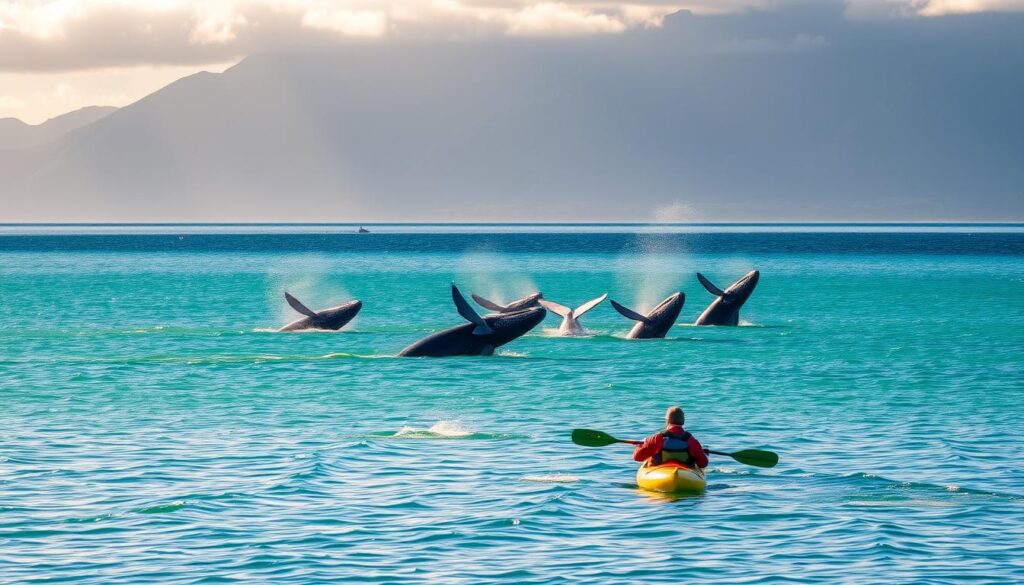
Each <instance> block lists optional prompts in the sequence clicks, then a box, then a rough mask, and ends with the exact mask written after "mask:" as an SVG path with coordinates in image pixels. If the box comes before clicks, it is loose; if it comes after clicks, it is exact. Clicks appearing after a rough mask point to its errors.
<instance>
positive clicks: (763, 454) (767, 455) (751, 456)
mask: <svg viewBox="0 0 1024 585" xmlns="http://www.w3.org/2000/svg"><path fill="white" fill-rule="evenodd" d="M729 455H730V456H731V457H732V458H733V459H735V460H736V461H739V462H740V463H743V464H746V465H753V466H754V467H775V464H776V463H778V462H779V456H778V454H776V453H772V452H771V451H761V450H760V449H744V450H743V451H736V452H735V453H730V454H729Z"/></svg>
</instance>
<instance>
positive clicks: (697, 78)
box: [0, 3, 1024, 222]
mask: <svg viewBox="0 0 1024 585" xmlns="http://www.w3.org/2000/svg"><path fill="white" fill-rule="evenodd" d="M812 12H813V14H811V13H812ZM755 16H757V18H755ZM1022 29H1024V16H1021V15H1013V14H1005V15H1003V14H982V15H966V16H956V17H946V18H941V19H924V18H921V19H897V20H893V21H886V22H882V23H877V22H875V23H864V22H855V21H850V20H849V19H847V18H845V17H844V15H843V13H842V10H841V6H839V7H838V8H837V7H836V6H835V5H829V6H825V7H823V6H820V5H817V4H815V3H808V5H801V6H799V7H798V8H792V9H786V10H778V11H775V12H772V13H771V15H770V17H767V16H764V15H752V14H747V13H744V14H737V15H721V16H694V15H692V14H689V13H686V12H682V13H678V14H676V15H673V16H671V17H669V18H668V19H667V20H666V22H665V24H664V26H663V27H662V28H660V29H651V30H642V31H637V32H632V33H626V34H623V35H614V36H603V37H587V38H571V39H549V40H538V39H530V40H528V41H526V40H521V39H505V40H492V41H486V40H477V41H449V42H428V41H404V42H354V43H351V44H348V45H345V46H343V47H340V48H338V49H337V50H332V51H329V52H315V53H291V54H266V55H255V56H251V57H249V58H247V59H245V60H244V61H242V62H241V63H240V64H238V65H236V66H235V67H233V68H231V69H229V70H227V71H225V72H224V73H222V74H210V73H200V74H197V75H193V76H190V77H187V78H184V79H181V80H179V81H177V82H175V83H172V84H171V85H169V86H167V87H165V88H163V89H162V90H160V91H158V92H156V93H154V94H152V95H150V96H148V97H146V98H144V99H142V100H140V101H138V102H136V103H134V104H132V105H130V106H127V107H124V108H121V109H120V110H118V111H116V112H114V113H112V114H110V115H108V116H106V117H104V118H102V119H100V120H99V121H97V122H94V123H92V124H90V125H88V126H86V127H83V128H81V129H79V130H78V131H75V132H71V133H68V134H66V135H65V136H64V137H63V138H61V139H59V140H58V141H56V142H55V143H53V144H52V145H51V146H50V147H49V148H48V149H45V152H42V153H39V154H34V155H32V156H31V157H28V158H27V159H24V158H23V159H22V160H18V161H16V162H8V163H6V164H5V163H3V162H2V161H0V200H3V201H5V202H6V205H5V207H6V209H5V215H6V217H7V218H9V219H8V220H9V221H68V220H73V221H360V222H363V221H366V222H369V221H385V220H393V221H427V220H440V221H446V220H447V221H472V220H479V221H517V220H522V221H530V220H547V221H555V220H598V221H601V220H651V219H656V218H658V219H677V220H678V219H692V218H694V217H697V218H700V219H705V220H746V221H772V220H834V221H856V220H865V221H870V220H965V221H966V220H1004V221H1006V220H1022V219H1024V165H1022V164H1020V161H1021V160H1024V115H1022V114H1021V108H1020V104H1021V103H1024V76H1021V75H1020V71H1021V70H1022V69H1024V36H1022V35H1019V31H1020V30H1022Z"/></svg>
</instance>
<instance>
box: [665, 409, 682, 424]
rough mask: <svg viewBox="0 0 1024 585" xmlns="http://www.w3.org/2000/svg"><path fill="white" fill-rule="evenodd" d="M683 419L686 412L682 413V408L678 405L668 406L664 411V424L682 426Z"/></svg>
mask: <svg viewBox="0 0 1024 585" xmlns="http://www.w3.org/2000/svg"><path fill="white" fill-rule="evenodd" d="M685 420H686V413H684V412H683V409H682V408H679V407H678V406H670V407H669V409H668V410H666V411H665V424H668V425H680V426H682V424H683V421H685Z"/></svg>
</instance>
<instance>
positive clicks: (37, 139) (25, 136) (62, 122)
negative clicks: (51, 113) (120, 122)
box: [0, 106, 117, 150]
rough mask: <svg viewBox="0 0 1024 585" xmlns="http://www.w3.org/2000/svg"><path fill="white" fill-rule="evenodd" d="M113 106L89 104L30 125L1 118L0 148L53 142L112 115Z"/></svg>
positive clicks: (23, 146) (34, 146) (14, 147)
mask: <svg viewBox="0 0 1024 585" xmlns="http://www.w3.org/2000/svg"><path fill="white" fill-rule="evenodd" d="M116 110H117V108H115V107H113V106H88V107H85V108H81V109H78V110H75V111H73V112H68V113H67V114H63V115H60V116H56V117H54V118H50V119H49V120H47V121H45V122H43V123H42V124H36V125H30V124H26V123H25V122H22V121H21V120H18V119H17V118H0V149H16V150H22V149H29V148H36V147H38V146H40V145H43V144H47V143H50V142H53V141H54V140H56V139H58V138H60V137H62V136H64V135H65V134H67V133H68V132H71V131H72V130H77V129H78V128H81V127H83V126H88V125H89V124H92V123H93V122H96V121H97V120H100V119H102V118H105V117H106V116H108V115H110V114H111V113H113V112H114V111H116Z"/></svg>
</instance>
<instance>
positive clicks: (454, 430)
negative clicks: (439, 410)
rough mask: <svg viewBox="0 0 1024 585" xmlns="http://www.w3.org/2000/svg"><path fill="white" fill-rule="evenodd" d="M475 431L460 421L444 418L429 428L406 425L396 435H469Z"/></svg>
mask: <svg viewBox="0 0 1024 585" xmlns="http://www.w3.org/2000/svg"><path fill="white" fill-rule="evenodd" d="M472 434H473V431H472V430H471V429H467V428H465V427H463V426H462V424H461V423H460V422H459V421H452V420H442V421H438V422H436V423H434V425H433V426H431V427H430V428H429V429H418V428H416V427H410V426H404V427H402V428H401V429H399V430H398V432H397V433H395V435H394V436H396V437H468V436H469V435H472Z"/></svg>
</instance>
